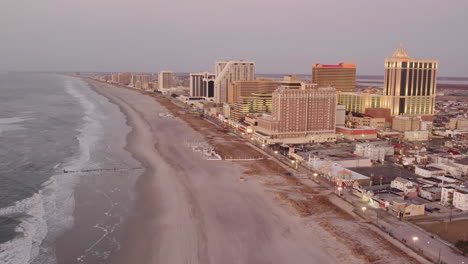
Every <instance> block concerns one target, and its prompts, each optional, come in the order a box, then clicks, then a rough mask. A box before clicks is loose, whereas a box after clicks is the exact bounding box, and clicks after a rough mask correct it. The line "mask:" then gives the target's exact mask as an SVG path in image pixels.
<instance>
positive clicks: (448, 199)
mask: <svg viewBox="0 0 468 264" xmlns="http://www.w3.org/2000/svg"><path fill="white" fill-rule="evenodd" d="M454 191H455V189H454V188H453V187H442V192H441V194H440V201H441V202H442V203H444V204H452V202H453V193H454Z"/></svg>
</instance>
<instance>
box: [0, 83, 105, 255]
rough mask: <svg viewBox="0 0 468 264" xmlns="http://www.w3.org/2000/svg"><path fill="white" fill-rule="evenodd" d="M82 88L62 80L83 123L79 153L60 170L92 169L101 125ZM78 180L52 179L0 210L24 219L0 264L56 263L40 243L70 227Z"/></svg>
mask: <svg viewBox="0 0 468 264" xmlns="http://www.w3.org/2000/svg"><path fill="white" fill-rule="evenodd" d="M85 85H86V84H85V83H84V82H83V81H81V80H76V79H69V78H67V79H65V89H66V91H67V92H68V93H69V94H70V95H72V96H74V97H75V98H77V99H78V101H79V102H80V104H81V106H82V108H83V109H84V111H85V116H84V118H83V120H84V121H85V123H84V125H83V127H82V128H81V129H80V132H79V136H78V141H79V146H80V153H79V155H77V156H76V157H73V158H71V159H69V160H67V161H65V163H64V168H65V169H67V170H79V169H81V168H85V167H90V166H92V165H91V164H90V157H91V152H92V151H93V146H94V145H95V143H96V142H97V140H98V139H99V135H100V133H99V132H100V130H101V123H100V121H99V119H97V115H96V113H95V110H96V106H95V105H94V104H93V102H92V101H90V100H88V99H87V97H86V96H85V95H84V94H83V93H82V91H83V89H86V87H85ZM88 89H89V88H88ZM94 117H96V118H94ZM16 121H19V119H10V120H3V122H4V123H7V122H10V123H11V122H15V123H16ZM19 122H21V121H19ZM79 176H80V175H79V174H73V175H72V174H57V175H54V176H52V177H51V178H50V179H49V180H48V181H47V182H45V183H44V184H43V185H42V189H41V190H40V191H39V192H38V193H37V194H34V195H33V196H31V197H29V198H27V199H24V200H21V201H18V202H16V203H15V204H13V205H12V206H10V207H7V208H2V209H0V216H11V215H18V214H20V215H24V216H23V217H21V223H20V224H19V225H18V226H17V228H16V231H17V232H19V233H21V235H19V236H17V237H16V238H14V239H13V240H10V241H8V242H6V243H3V244H0V263H2V264H23V263H24V264H27V263H38V264H39V263H44V264H45V263H47V264H53V263H56V260H55V256H54V253H53V250H52V249H51V248H50V243H43V241H53V240H54V239H55V238H56V237H57V236H59V235H60V234H62V232H63V231H65V230H66V229H67V228H70V227H71V226H72V225H73V211H74V205H75V200H74V195H73V188H74V186H75V185H76V184H77V183H78V177H79ZM44 239H45V240H44Z"/></svg>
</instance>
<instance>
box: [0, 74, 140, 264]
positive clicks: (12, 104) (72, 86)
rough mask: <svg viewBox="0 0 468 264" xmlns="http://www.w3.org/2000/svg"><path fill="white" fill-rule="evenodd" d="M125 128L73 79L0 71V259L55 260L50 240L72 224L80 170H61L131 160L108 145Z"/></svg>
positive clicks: (117, 144) (13, 262) (113, 110)
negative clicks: (2, 72) (111, 133)
mask: <svg viewBox="0 0 468 264" xmlns="http://www.w3.org/2000/svg"><path fill="white" fill-rule="evenodd" d="M119 130H120V133H117V135H114V136H113V137H112V140H113V141H114V143H112V142H110V141H109V140H108V138H110V137H107V134H108V133H110V131H114V132H113V133H114V134H116V132H115V131H119ZM129 131H130V129H129V128H128V127H127V126H126V125H125V118H124V116H123V115H122V114H121V113H120V112H119V111H118V108H117V107H116V106H115V105H113V104H111V103H110V102H109V101H108V100H107V99H106V98H104V97H102V96H100V95H98V94H97V93H95V92H94V91H93V90H92V89H90V87H89V86H88V84H87V83H86V82H84V81H83V80H81V79H79V78H74V77H69V76H64V75H57V74H24V73H21V74H20V73H9V74H0V263H4V264H19V263H55V262H56V258H55V255H54V252H55V251H54V248H53V241H54V239H56V238H57V237H59V236H60V235H62V234H63V233H64V232H65V231H66V230H67V229H70V228H72V227H73V225H74V218H73V212H74V207H75V202H76V201H75V196H74V193H73V190H74V189H75V187H76V186H77V185H78V184H79V183H80V180H82V179H83V178H84V177H86V176H87V175H86V174H84V173H64V170H66V171H70V170H73V171H79V170H82V169H90V168H91V169H93V168H103V167H107V168H111V167H116V166H117V165H119V166H124V167H125V166H126V167H135V166H137V165H138V163H137V162H136V161H134V160H133V159H132V158H131V157H130V155H129V154H128V153H127V154H126V153H125V152H117V151H109V149H111V148H118V149H121V150H122V149H123V147H124V146H125V136H126V134H127V133H128V132H129ZM116 138H117V140H116ZM106 151H107V152H110V153H106ZM98 153H106V155H105V157H102V156H101V155H99V154H98ZM113 153H114V154H113ZM115 153H118V154H115ZM44 241H48V242H49V243H45V242H44Z"/></svg>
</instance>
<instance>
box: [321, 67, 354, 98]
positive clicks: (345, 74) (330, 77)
mask: <svg viewBox="0 0 468 264" xmlns="http://www.w3.org/2000/svg"><path fill="white" fill-rule="evenodd" d="M312 82H313V83H316V84H318V85H319V86H333V87H335V89H336V90H337V91H343V92H352V91H354V89H355V88H356V64H354V63H343V62H342V63H339V64H337V65H324V64H320V63H317V64H314V66H312Z"/></svg>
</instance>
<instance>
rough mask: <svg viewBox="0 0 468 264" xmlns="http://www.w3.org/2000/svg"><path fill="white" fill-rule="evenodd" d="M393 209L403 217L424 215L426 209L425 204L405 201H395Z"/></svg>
mask: <svg viewBox="0 0 468 264" xmlns="http://www.w3.org/2000/svg"><path fill="white" fill-rule="evenodd" d="M392 207H393V210H395V211H396V212H398V214H399V215H400V216H402V217H410V216H420V215H424V209H425V205H424V204H421V203H418V202H415V201H409V200H403V199H395V200H393V202H392Z"/></svg>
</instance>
